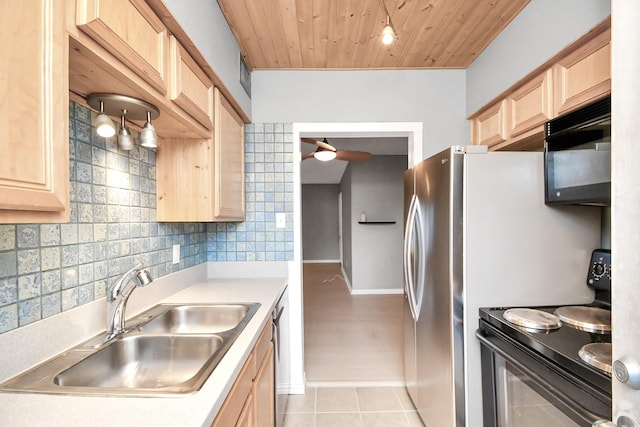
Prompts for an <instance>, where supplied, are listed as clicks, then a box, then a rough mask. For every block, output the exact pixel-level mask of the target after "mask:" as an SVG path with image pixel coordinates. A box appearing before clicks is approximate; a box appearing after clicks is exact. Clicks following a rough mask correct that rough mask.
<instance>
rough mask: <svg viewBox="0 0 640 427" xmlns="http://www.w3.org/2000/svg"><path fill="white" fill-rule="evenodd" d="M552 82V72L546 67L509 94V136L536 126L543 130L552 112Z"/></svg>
mask: <svg viewBox="0 0 640 427" xmlns="http://www.w3.org/2000/svg"><path fill="white" fill-rule="evenodd" d="M552 82H553V72H552V71H551V69H548V70H547V71H545V72H543V73H541V74H540V75H539V76H537V77H535V78H533V79H531V80H530V81H528V82H527V83H525V84H524V85H523V86H522V87H520V88H518V89H516V90H515V91H514V92H513V93H512V94H511V95H509V97H508V98H507V103H508V104H509V129H508V134H509V138H515V137H518V136H520V135H522V134H523V133H525V132H527V131H530V130H532V129H536V128H538V130H539V131H540V132H542V131H543V129H542V127H543V126H544V123H545V122H546V121H547V120H549V119H551V118H552V117H551V116H552V114H553V102H552V96H553V94H552V88H553V84H552Z"/></svg>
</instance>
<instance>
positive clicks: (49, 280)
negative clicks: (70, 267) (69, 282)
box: [41, 270, 62, 295]
mask: <svg viewBox="0 0 640 427" xmlns="http://www.w3.org/2000/svg"><path fill="white" fill-rule="evenodd" d="M60 273H61V271H60V270H50V271H43V272H42V275H41V277H42V294H43V295H46V294H50V293H53V292H59V291H60V289H61V287H62V286H61V282H60Z"/></svg>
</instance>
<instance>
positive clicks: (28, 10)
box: [0, 0, 69, 223]
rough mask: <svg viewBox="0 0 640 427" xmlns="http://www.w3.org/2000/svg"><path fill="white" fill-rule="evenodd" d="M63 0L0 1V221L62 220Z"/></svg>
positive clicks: (65, 172)
mask: <svg viewBox="0 0 640 427" xmlns="http://www.w3.org/2000/svg"><path fill="white" fill-rule="evenodd" d="M64 22H65V20H64V2H60V1H56V0H4V1H2V2H0V25H1V28H2V31H0V42H1V43H2V46H3V50H2V52H3V53H2V61H0V153H2V155H1V156H0V222H5V223H6V222H65V221H68V220H69V134H68V124H67V123H68V112H69V93H68V88H69V79H68V65H67V62H68V42H67V35H66V31H65V27H64Z"/></svg>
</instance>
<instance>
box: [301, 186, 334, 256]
mask: <svg viewBox="0 0 640 427" xmlns="http://www.w3.org/2000/svg"><path fill="white" fill-rule="evenodd" d="M338 193H340V186H339V185H338V184H307V185H303V186H302V259H303V260H304V261H336V260H339V259H340V251H339V249H338V244H339V242H338V240H339V237H338V215H339V214H340V213H339V212H338Z"/></svg>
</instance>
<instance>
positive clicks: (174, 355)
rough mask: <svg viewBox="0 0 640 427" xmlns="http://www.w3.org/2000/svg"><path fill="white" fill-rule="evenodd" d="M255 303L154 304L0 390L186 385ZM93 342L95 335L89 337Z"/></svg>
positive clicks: (97, 390) (155, 389) (165, 391)
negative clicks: (111, 332)
mask: <svg viewBox="0 0 640 427" xmlns="http://www.w3.org/2000/svg"><path fill="white" fill-rule="evenodd" d="M258 308H260V304H210V305H207V304H158V305H156V306H154V307H152V308H150V309H149V310H147V311H145V312H144V313H142V314H140V315H138V316H136V317H135V318H134V319H132V320H131V321H130V322H128V324H127V328H126V329H127V332H125V333H124V334H122V335H120V336H118V337H116V338H115V339H113V340H111V341H109V342H106V343H102V341H103V340H104V334H101V335H100V336H97V337H94V338H92V339H91V340H89V341H87V342H86V343H83V344H81V345H79V346H77V347H74V348H72V349H70V350H68V351H66V352H64V353H62V354H60V355H59V356H56V357H54V358H52V359H50V360H48V361H46V362H44V363H42V364H41V365H39V366H36V367H34V368H32V369H30V370H28V371H26V372H24V373H23V374H20V375H18V376H16V377H14V378H11V379H9V380H7V381H5V382H4V383H3V384H0V391H21V392H35V393H62V394H89V395H95V394H97V395H105V394H108V395H115V396H123V395H124V396H126V395H133V396H143V395H173V394H184V393H194V392H196V391H197V390H199V389H200V388H201V387H202V384H204V382H205V381H206V380H207V378H209V375H211V372H213V370H214V369H215V368H216V366H217V365H218V363H219V362H220V360H222V358H223V357H224V355H225V354H226V353H227V351H228V350H229V348H230V347H231V345H232V344H233V343H234V342H235V340H236V338H237V337H238V336H239V335H240V333H241V332H242V330H243V329H244V328H245V326H246V325H247V323H249V321H250V320H251V318H252V317H253V315H254V314H255V313H256V311H258ZM96 343H98V344H97V345H96Z"/></svg>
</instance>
